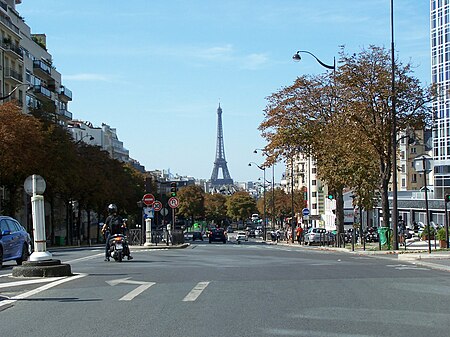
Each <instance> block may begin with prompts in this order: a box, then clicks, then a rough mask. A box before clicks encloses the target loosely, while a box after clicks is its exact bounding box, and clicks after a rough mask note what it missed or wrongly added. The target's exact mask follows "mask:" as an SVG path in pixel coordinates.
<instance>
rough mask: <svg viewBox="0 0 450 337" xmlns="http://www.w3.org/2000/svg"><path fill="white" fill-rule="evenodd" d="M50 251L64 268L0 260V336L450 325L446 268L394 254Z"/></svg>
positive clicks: (395, 329) (371, 330)
mask: <svg viewBox="0 0 450 337" xmlns="http://www.w3.org/2000/svg"><path fill="white" fill-rule="evenodd" d="M53 255H54V258H57V259H61V260H62V261H63V262H66V263H67V262H68V263H70V264H71V266H72V271H73V272H74V274H75V275H74V276H73V277H69V278H62V279H44V280H42V279H16V278H12V277H10V276H9V274H10V273H11V270H12V266H13V265H14V264H13V263H6V264H5V266H4V267H3V269H2V270H1V271H0V297H1V298H0V335H1V336H5V337H12V336H35V335H43V336H49V337H52V336H58V337H60V336H164V337H167V336H192V337H194V336H195V337H200V336H205V337H206V336H208V337H211V336H230V337H231V336H233V337H236V336H242V337H244V336H258V337H263V336H305V337H306V336H308V337H314V336H331V337H336V336H418V337H419V336H420V337H422V336H449V335H450V312H449V311H450V309H449V302H450V278H449V276H450V274H449V273H448V272H442V271H436V270H431V269H428V268H425V267H420V266H416V265H412V264H408V263H407V262H402V263H399V261H398V260H394V259H389V258H379V257H371V256H356V255H352V254H347V253H339V252H325V251H318V250H305V249H301V248H299V247H288V246H276V245H265V244H261V243H255V242H252V241H250V242H245V243H242V244H240V245H237V244H230V243H228V244H222V243H216V244H209V243H207V242H206V241H205V242H198V243H194V244H193V245H192V246H191V247H189V248H186V249H181V250H180V249H177V250H174V249H173V250H152V251H149V250H136V251H134V252H133V255H134V260H132V261H124V262H122V263H117V262H104V261H103V251H102V250H100V249H97V250H95V249H78V250H61V251H56V252H54V254H53ZM18 282H22V283H18ZM31 282H39V283H31Z"/></svg>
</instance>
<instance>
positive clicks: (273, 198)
mask: <svg viewBox="0 0 450 337" xmlns="http://www.w3.org/2000/svg"><path fill="white" fill-rule="evenodd" d="M258 151H261V152H262V153H263V155H265V156H266V157H267V152H265V151H264V150H263V149H255V150H254V151H253V153H258ZM274 226H275V163H274V164H272V227H274Z"/></svg>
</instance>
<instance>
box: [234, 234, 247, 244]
mask: <svg viewBox="0 0 450 337" xmlns="http://www.w3.org/2000/svg"><path fill="white" fill-rule="evenodd" d="M236 241H237V243H241V241H248V237H247V235H246V234H245V232H237V234H236Z"/></svg>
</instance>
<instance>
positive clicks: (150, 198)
mask: <svg viewBox="0 0 450 337" xmlns="http://www.w3.org/2000/svg"><path fill="white" fill-rule="evenodd" d="M142 202H143V203H144V204H145V205H147V206H151V205H153V203H154V202H155V197H154V195H153V194H150V193H147V194H144V196H143V197H142Z"/></svg>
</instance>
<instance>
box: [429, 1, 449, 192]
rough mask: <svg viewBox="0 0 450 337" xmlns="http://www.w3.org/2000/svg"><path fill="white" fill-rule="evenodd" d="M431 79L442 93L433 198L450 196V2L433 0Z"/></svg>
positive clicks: (438, 103) (435, 136)
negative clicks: (449, 194)
mask: <svg viewBox="0 0 450 337" xmlns="http://www.w3.org/2000/svg"><path fill="white" fill-rule="evenodd" d="M430 9H431V16H430V28H431V77H432V79H431V80H432V83H433V84H436V85H437V87H438V90H439V93H440V95H439V98H438V99H437V100H436V101H435V102H434V103H433V108H434V110H433V111H434V121H433V164H434V197H435V199H442V198H443V197H444V194H445V193H450V91H449V90H450V0H431V8H430Z"/></svg>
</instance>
